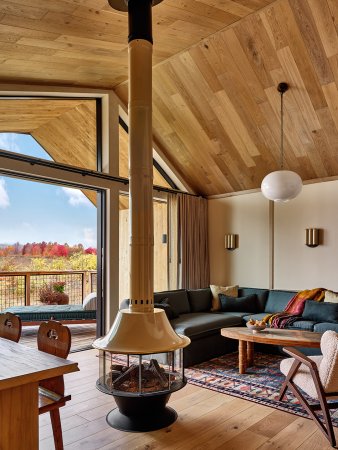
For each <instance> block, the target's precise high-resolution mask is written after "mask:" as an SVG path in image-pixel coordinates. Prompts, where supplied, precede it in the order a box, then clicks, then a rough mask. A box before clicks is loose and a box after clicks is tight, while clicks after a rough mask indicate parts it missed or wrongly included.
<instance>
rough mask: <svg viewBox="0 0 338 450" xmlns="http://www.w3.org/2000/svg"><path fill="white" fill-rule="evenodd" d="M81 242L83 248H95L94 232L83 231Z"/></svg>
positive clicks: (89, 229)
mask: <svg viewBox="0 0 338 450" xmlns="http://www.w3.org/2000/svg"><path fill="white" fill-rule="evenodd" d="M83 240H84V244H85V247H96V232H95V230H94V229H93V228H84V229H83Z"/></svg>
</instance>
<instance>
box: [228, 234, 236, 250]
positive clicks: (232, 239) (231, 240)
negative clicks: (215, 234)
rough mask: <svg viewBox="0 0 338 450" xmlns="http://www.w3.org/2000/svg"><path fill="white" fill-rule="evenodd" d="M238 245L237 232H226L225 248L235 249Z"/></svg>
mask: <svg viewBox="0 0 338 450" xmlns="http://www.w3.org/2000/svg"><path fill="white" fill-rule="evenodd" d="M237 247H238V239H237V234H226V235H225V248H226V249H227V250H235V248H237Z"/></svg>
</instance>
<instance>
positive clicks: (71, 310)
mask: <svg viewBox="0 0 338 450" xmlns="http://www.w3.org/2000/svg"><path fill="white" fill-rule="evenodd" d="M4 312H11V313H12V314H15V315H17V316H19V317H20V318H21V320H22V321H23V322H26V321H27V322H32V321H40V320H41V321H42V320H50V319H54V320H76V319H88V320H89V319H95V318H96V311H93V310H84V309H83V307H82V305H35V306H34V305H32V306H12V307H11V308H7V309H5V311H4Z"/></svg>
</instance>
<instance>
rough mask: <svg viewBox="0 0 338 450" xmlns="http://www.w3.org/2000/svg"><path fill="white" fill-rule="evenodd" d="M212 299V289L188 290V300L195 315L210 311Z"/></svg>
mask: <svg viewBox="0 0 338 450" xmlns="http://www.w3.org/2000/svg"><path fill="white" fill-rule="evenodd" d="M211 299H212V295H211V290H210V288H205V289H194V290H188V300H189V304H190V309H191V312H193V313H195V312H204V311H210V308H211Z"/></svg>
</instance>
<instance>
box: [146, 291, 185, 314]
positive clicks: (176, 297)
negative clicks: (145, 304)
mask: <svg viewBox="0 0 338 450" xmlns="http://www.w3.org/2000/svg"><path fill="white" fill-rule="evenodd" d="M164 299H168V301H167V303H169V305H170V306H171V307H172V309H173V310H174V311H175V312H176V314H178V315H180V314H186V313H189V312H190V305H189V300H188V293H187V291H186V290H185V289H179V290H176V291H163V292H156V293H155V294H154V303H161V300H164Z"/></svg>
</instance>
